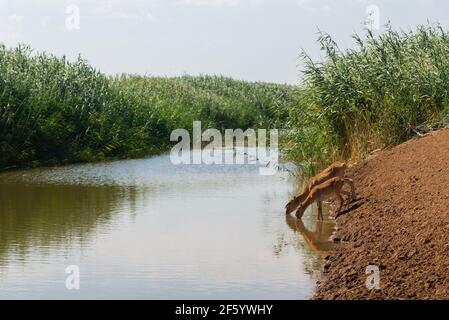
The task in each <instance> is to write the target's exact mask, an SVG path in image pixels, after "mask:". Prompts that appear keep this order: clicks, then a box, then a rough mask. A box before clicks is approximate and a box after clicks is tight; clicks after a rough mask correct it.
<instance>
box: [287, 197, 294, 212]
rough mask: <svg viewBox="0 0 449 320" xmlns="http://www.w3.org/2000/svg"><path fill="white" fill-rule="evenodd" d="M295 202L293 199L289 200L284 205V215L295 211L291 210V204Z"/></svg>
mask: <svg viewBox="0 0 449 320" xmlns="http://www.w3.org/2000/svg"><path fill="white" fill-rule="evenodd" d="M294 201H295V199H293V200H290V201H289V202H288V203H287V204H286V205H285V214H287V215H288V214H290V212H292V211H293V210H295V208H293V202H294Z"/></svg>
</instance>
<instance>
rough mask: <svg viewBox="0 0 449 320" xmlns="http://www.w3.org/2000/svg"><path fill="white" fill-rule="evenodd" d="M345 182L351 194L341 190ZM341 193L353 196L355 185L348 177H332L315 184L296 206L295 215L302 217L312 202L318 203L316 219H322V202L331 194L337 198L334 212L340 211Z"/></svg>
mask: <svg viewBox="0 0 449 320" xmlns="http://www.w3.org/2000/svg"><path fill="white" fill-rule="evenodd" d="M345 183H348V184H349V185H350V186H351V191H352V192H351V194H349V192H346V191H343V190H342V189H343V186H344V184H345ZM341 194H345V195H349V196H351V198H352V199H354V198H355V187H354V182H353V181H352V180H351V179H348V178H340V177H334V178H331V179H329V180H327V181H325V182H323V183H322V184H320V185H317V186H315V187H314V188H313V189H312V190H311V191H310V193H309V195H308V196H307V198H306V200H304V202H303V203H301V205H300V206H299V207H298V209H297V210H296V217H297V218H298V219H301V218H302V215H303V214H304V211H306V209H307V207H309V206H310V205H311V204H312V203H314V202H317V203H318V219H319V220H323V210H322V204H321V203H322V202H323V201H325V200H328V199H329V198H331V197H332V196H336V197H337V198H338V200H339V207H338V209H337V211H336V212H340V211H341V208H342V206H343V202H344V200H343V197H342V196H341Z"/></svg>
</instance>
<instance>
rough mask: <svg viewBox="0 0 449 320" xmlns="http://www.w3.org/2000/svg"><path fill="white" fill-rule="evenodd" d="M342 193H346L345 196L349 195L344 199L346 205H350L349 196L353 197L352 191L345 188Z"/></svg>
mask: <svg viewBox="0 0 449 320" xmlns="http://www.w3.org/2000/svg"><path fill="white" fill-rule="evenodd" d="M341 193H342V194H344V195H345V197H347V198H346V199H345V200H344V201H345V202H346V205H348V200H350V199H349V198H351V197H352V196H351V192H349V191H345V190H343V191H341ZM350 202H351V201H349V203H350Z"/></svg>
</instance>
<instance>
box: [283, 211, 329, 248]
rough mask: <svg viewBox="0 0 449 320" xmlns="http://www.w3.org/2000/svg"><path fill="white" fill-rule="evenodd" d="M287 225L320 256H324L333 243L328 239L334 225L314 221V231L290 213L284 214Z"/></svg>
mask: <svg viewBox="0 0 449 320" xmlns="http://www.w3.org/2000/svg"><path fill="white" fill-rule="evenodd" d="M286 222H287V225H288V226H289V227H290V229H292V230H293V231H295V232H299V233H300V234H301V235H302V237H303V239H304V242H305V243H306V245H307V246H308V247H309V249H310V250H312V251H313V252H315V253H316V254H318V255H319V256H321V257H325V256H326V255H327V254H328V252H329V251H331V250H332V248H333V246H334V244H333V242H332V241H331V240H330V237H331V236H332V233H333V232H334V226H333V225H332V224H330V223H325V222H322V221H317V222H316V228H315V231H310V230H308V229H307V228H306V226H305V225H304V223H303V222H302V220H301V219H295V218H294V217H292V216H291V215H287V216H286Z"/></svg>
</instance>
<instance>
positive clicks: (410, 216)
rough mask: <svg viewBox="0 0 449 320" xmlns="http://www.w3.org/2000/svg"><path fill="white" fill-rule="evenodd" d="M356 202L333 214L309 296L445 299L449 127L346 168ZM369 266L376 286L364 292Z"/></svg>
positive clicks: (448, 285)
mask: <svg viewBox="0 0 449 320" xmlns="http://www.w3.org/2000/svg"><path fill="white" fill-rule="evenodd" d="M350 175H351V176H352V177H353V179H354V182H355V185H356V188H357V196H358V198H357V201H355V202H354V203H353V204H352V205H351V207H350V208H349V209H348V210H347V211H344V212H342V214H341V215H340V216H339V217H338V218H337V219H336V223H337V228H338V229H337V232H336V234H335V235H334V239H336V240H338V239H341V240H342V245H341V246H339V248H338V249H336V250H335V251H334V252H333V253H331V254H330V256H329V257H327V262H326V264H325V266H324V275H323V278H322V279H321V281H320V282H319V283H318V286H317V289H316V292H315V295H314V297H313V299H449V273H448V270H449V241H448V240H449V187H448V186H449V129H444V130H441V131H438V132H434V133H432V134H429V135H427V136H425V137H423V138H416V139H412V140H410V141H408V142H405V143H403V144H401V145H399V146H397V147H395V148H393V149H391V150H385V151H381V152H378V153H377V154H376V155H374V156H372V157H370V158H369V159H367V160H365V161H364V162H362V163H360V164H358V165H356V166H354V167H353V168H351V170H350ZM368 265H377V266H378V267H379V269H380V289H379V290H368V289H367V288H366V286H365V281H366V279H367V277H368V275H366V274H365V270H366V267H367V266H368Z"/></svg>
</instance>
